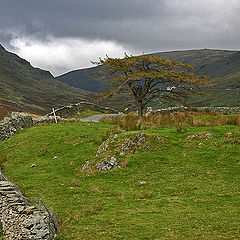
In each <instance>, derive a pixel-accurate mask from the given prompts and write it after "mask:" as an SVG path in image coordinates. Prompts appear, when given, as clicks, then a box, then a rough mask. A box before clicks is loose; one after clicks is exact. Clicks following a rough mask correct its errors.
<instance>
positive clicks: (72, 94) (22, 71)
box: [0, 45, 93, 113]
mask: <svg viewBox="0 0 240 240" xmlns="http://www.w3.org/2000/svg"><path fill="white" fill-rule="evenodd" d="M92 96H93V94H90V93H88V92H86V91H84V90H81V89H74V88H72V87H70V86H68V85H67V84H65V83H63V82H60V81H57V80H56V79H55V78H54V77H53V76H52V75H51V73H50V72H48V71H44V70H41V69H38V68H34V67H32V66H31V65H30V63H29V62H27V61H26V60H24V59H22V58H20V57H18V56H17V55H16V54H13V53H10V52H8V51H6V50H5V49H4V48H3V46H1V45H0V107H1V108H6V109H11V110H22V111H29V112H34V113H45V112H48V111H49V110H50V109H51V108H52V107H59V106H63V105H66V104H70V103H75V102H78V101H81V100H83V99H84V98H89V97H90V98H91V97H92Z"/></svg>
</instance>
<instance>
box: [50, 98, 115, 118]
mask: <svg viewBox="0 0 240 240" xmlns="http://www.w3.org/2000/svg"><path fill="white" fill-rule="evenodd" d="M86 109H91V110H93V111H97V112H101V113H118V112H117V111H116V110H114V109H112V108H107V107H103V106H100V105H97V104H94V103H90V102H79V103H77V104H72V105H69V106H65V107H62V108H59V109H56V110H55V113H56V115H57V116H59V117H61V118H67V117H71V116H73V115H75V114H77V113H78V112H82V111H84V110H86ZM52 115H53V112H51V113H49V114H47V116H52Z"/></svg>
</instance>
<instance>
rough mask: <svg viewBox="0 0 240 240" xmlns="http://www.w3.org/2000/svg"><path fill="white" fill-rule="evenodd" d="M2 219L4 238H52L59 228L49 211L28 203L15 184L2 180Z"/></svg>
mask: <svg viewBox="0 0 240 240" xmlns="http://www.w3.org/2000/svg"><path fill="white" fill-rule="evenodd" d="M0 219H1V223H2V232H3V235H4V239H8V240H18V239H19V240H20V239H21V240H22V239H26V240H31V239H34V240H35V239H36V240H37V239H39V240H45V239H46V240H51V239H54V237H55V235H56V232H57V228H56V225H55V221H54V219H53V218H52V216H51V215H50V213H49V212H47V211H42V210H39V209H37V208H36V207H34V206H31V205H29V204H28V201H27V199H26V198H25V197H23V195H22V194H21V192H19V191H18V190H17V189H16V187H15V186H14V184H12V183H11V182H8V181H6V180H4V179H3V178H2V177H1V181H0Z"/></svg>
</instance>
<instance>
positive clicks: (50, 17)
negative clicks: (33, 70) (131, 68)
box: [0, 0, 240, 76]
mask: <svg viewBox="0 0 240 240" xmlns="http://www.w3.org/2000/svg"><path fill="white" fill-rule="evenodd" d="M0 6H1V8H0V44H2V45H3V46H4V47H5V48H6V49H7V50H9V51H12V52H14V53H16V54H18V55H19V56H20V57H22V58H24V59H26V60H27V61H29V62H30V63H31V64H32V65H33V66H34V67H40V68H42V69H46V70H49V71H50V72H51V73H52V74H53V75H55V76H57V75H60V74H63V73H66V72H68V71H71V70H74V69H81V68H86V67H92V66H93V65H92V63H91V61H97V60H98V59H99V58H100V57H101V58H104V57H105V56H106V55H108V56H109V57H123V56H124V53H125V52H126V53H127V54H129V55H130V54H132V55H137V54H142V53H151V52H160V51H170V50H184V49H201V48H212V49H234V50H240V41H239V39H240V27H239V26H240V16H239V13H240V0H211V1H209V0H121V1H119V0H0Z"/></svg>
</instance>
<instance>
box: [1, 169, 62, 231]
mask: <svg viewBox="0 0 240 240" xmlns="http://www.w3.org/2000/svg"><path fill="white" fill-rule="evenodd" d="M0 180H1V181H6V182H9V183H11V184H12V182H11V181H9V180H8V179H7V177H6V176H5V175H4V174H3V173H2V170H1V169H0ZM14 189H15V190H16V191H17V193H18V194H19V196H20V198H21V199H22V200H23V201H24V203H25V204H26V206H34V207H36V208H37V209H38V210H39V211H42V212H45V213H47V214H48V218H49V221H50V223H52V224H53V226H54V229H55V230H56V232H58V231H59V230H58V226H57V222H56V220H55V217H54V216H56V213H54V212H52V211H50V210H49V209H48V207H47V206H46V204H45V203H44V201H43V200H42V198H35V197H30V198H27V197H25V196H23V195H22V193H21V191H20V190H19V189H18V187H17V186H16V185H15V184H14Z"/></svg>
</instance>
